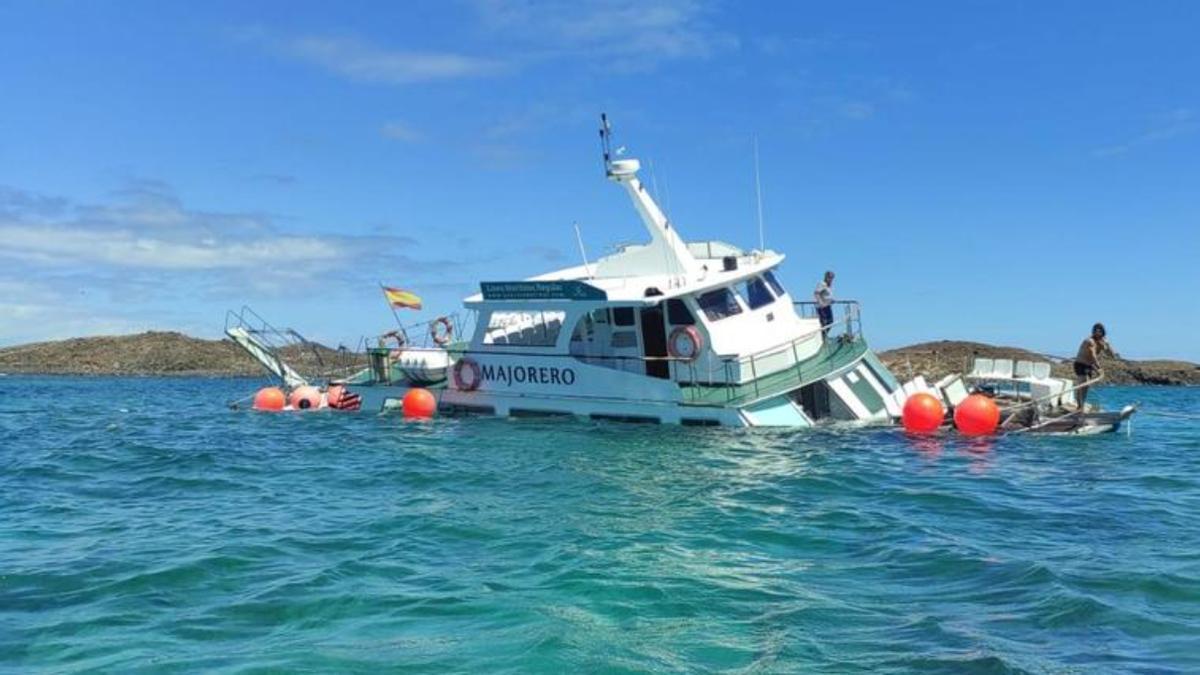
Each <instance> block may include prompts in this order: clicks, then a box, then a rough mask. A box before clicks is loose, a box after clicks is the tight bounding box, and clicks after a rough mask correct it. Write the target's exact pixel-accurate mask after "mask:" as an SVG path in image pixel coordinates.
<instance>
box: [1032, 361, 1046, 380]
mask: <svg viewBox="0 0 1200 675" xmlns="http://www.w3.org/2000/svg"><path fill="white" fill-rule="evenodd" d="M1048 377H1050V364H1049V363H1046V362H1045V361H1039V362H1038V363H1035V364H1033V379H1035V380H1044V379H1046V378H1048Z"/></svg>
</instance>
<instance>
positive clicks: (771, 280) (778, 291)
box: [763, 270, 787, 297]
mask: <svg viewBox="0 0 1200 675" xmlns="http://www.w3.org/2000/svg"><path fill="white" fill-rule="evenodd" d="M763 279H766V280H767V285H769V286H770V287H771V290H773V291H775V296H776V297H783V294H784V293H787V291H785V290H783V284H781V283H779V280H778V279H776V278H775V273H774V272H772V271H771V270H767V271H766V272H763Z"/></svg>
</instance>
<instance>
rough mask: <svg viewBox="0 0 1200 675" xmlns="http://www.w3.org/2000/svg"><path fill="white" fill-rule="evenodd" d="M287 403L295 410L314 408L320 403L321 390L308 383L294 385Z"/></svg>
mask: <svg viewBox="0 0 1200 675" xmlns="http://www.w3.org/2000/svg"><path fill="white" fill-rule="evenodd" d="M288 403H289V404H291V406H292V407H293V408H295V409H296V410H316V409H317V408H318V407H320V405H321V390H320V389H317V388H316V387H313V386H309V385H304V386H302V387H296V388H295V389H293V390H292V395H291V396H289V397H288Z"/></svg>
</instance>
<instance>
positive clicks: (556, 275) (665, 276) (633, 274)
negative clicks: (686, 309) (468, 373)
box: [464, 241, 784, 305]
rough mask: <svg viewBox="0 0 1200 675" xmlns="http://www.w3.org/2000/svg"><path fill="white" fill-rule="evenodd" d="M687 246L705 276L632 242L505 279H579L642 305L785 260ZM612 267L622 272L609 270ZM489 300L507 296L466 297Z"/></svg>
mask: <svg viewBox="0 0 1200 675" xmlns="http://www.w3.org/2000/svg"><path fill="white" fill-rule="evenodd" d="M687 246H688V249H689V252H691V253H692V255H693V256H694V257H695V258H696V260H697V261H699V262H701V263H702V265H703V267H704V268H706V269H707V272H706V273H705V274H704V276H703V278H702V279H687V278H686V276H684V275H680V274H670V273H669V271H664V270H663V269H662V266H661V265H651V264H649V262H650V261H649V260H647V257H648V256H645V255H640V256H639V254H644V253H645V252H646V247H644V246H642V245H631V246H626V247H624V248H622V249H621V250H619V251H617V252H616V253H613V254H611V255H608V256H604V257H602V258H600V259H598V260H596V261H595V262H594V263H592V264H590V265H588V266H584V265H575V266H574V267H566V268H563V269H559V270H555V271H553V272H547V273H545V274H540V275H537V276H533V277H529V278H527V279H523V280H521V282H501V283H516V284H520V283H524V282H535V281H579V282H583V283H585V284H587V285H589V286H592V287H594V288H597V289H600V290H602V291H604V292H605V294H606V295H607V300H606V301H605V302H607V303H609V304H612V303H639V304H640V303H644V302H647V301H650V302H658V301H661V300H663V299H666V298H672V297H678V296H681V295H690V294H694V293H697V292H703V291H705V290H707V289H710V288H715V287H719V286H724V285H728V284H730V283H732V282H735V281H738V280H740V279H744V278H746V277H750V276H753V275H755V274H761V273H762V272H763V271H765V270H769V269H771V268H773V267H775V266H777V265H779V264H780V263H781V262H783V259H784V256H783V255H782V254H780V253H776V252H774V251H770V250H768V251H765V252H758V251H753V252H747V251H743V250H741V249H739V248H737V247H735V246H733V245H731V244H727V243H724V242H719V241H706V242H689V243H688V245H687ZM726 257H733V258H736V259H737V269H734V270H730V271H726V270H725V267H724V258H726ZM606 270H609V271H611V272H618V273H610V274H605V271H606ZM649 288H656V289H658V290H659V291H660V292H661V293H662V294H661V295H654V296H650V297H649V298H648V297H647V296H646V290H647V289H649ZM545 300H547V301H550V302H558V301H562V300H555V299H552V298H545ZM514 301H516V300H514ZM530 301H531V299H529V298H524V299H521V300H519V302H522V303H526V304H527V303H529V302H530ZM532 301H534V302H536V301H537V300H536V299H532ZM484 302H506V301H505V300H493V299H488V300H485V299H484V297H483V293H482V292H480V293H475V294H474V295H471V296H470V297H468V298H467V299H466V300H464V303H465V304H467V305H474V304H479V303H484ZM568 302H569V300H568Z"/></svg>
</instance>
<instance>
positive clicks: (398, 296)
mask: <svg viewBox="0 0 1200 675" xmlns="http://www.w3.org/2000/svg"><path fill="white" fill-rule="evenodd" d="M383 296H384V297H385V298H387V301H388V304H389V305H391V306H392V307H396V308H401V307H407V308H408V309H421V298H419V297H417V295H416V294H414V293H409V292H408V291H404V290H401V289H399V288H392V287H391V286H384V287H383Z"/></svg>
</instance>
